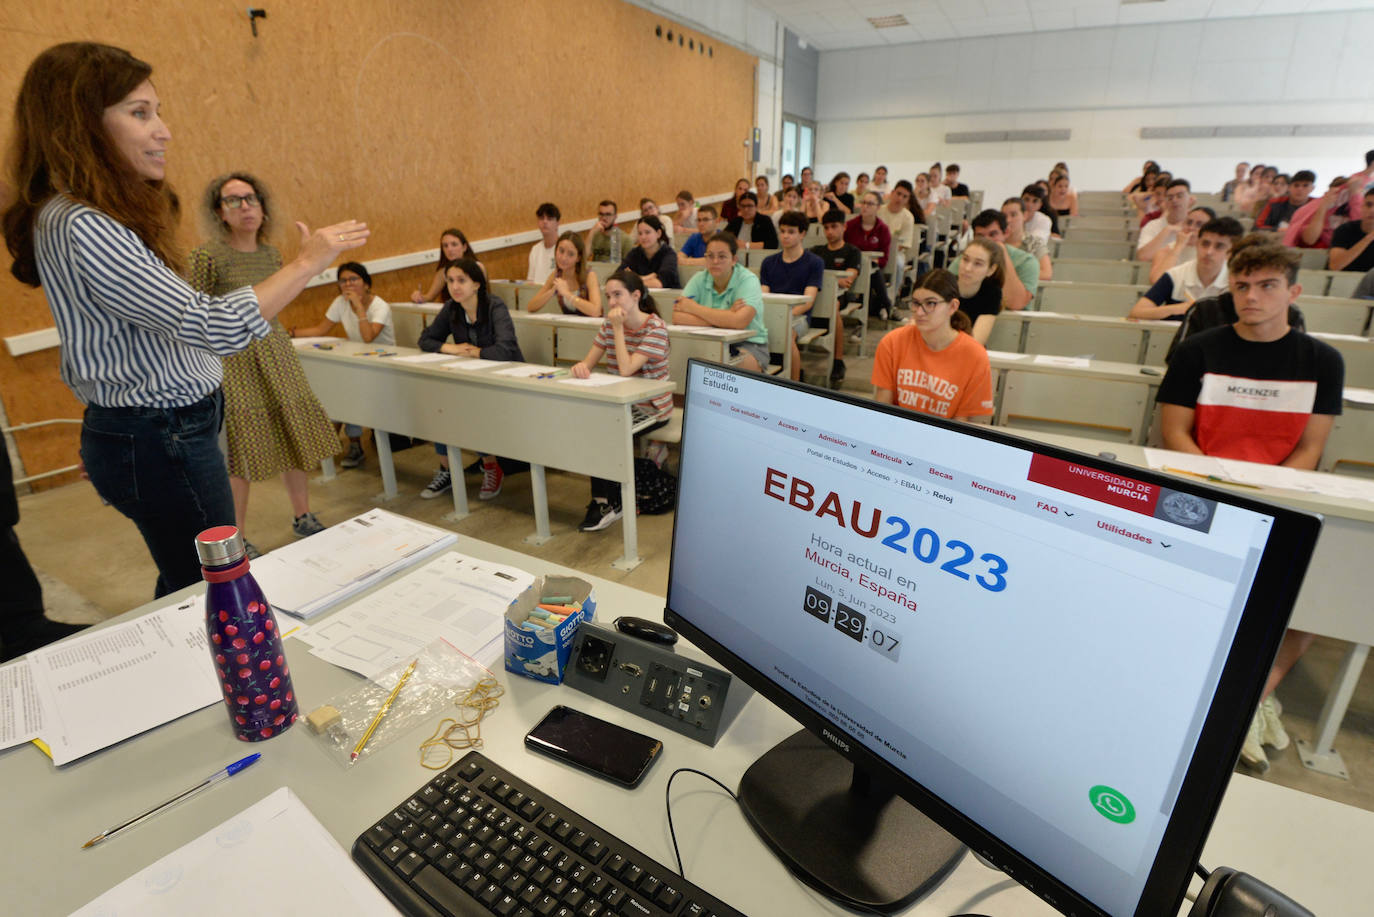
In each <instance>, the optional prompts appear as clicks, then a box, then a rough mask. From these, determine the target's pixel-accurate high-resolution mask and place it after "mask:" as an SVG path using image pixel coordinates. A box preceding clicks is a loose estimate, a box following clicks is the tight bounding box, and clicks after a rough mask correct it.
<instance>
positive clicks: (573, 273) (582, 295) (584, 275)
mask: <svg viewBox="0 0 1374 917" xmlns="http://www.w3.org/2000/svg"><path fill="white" fill-rule="evenodd" d="M581 242H582V240H581V239H579V238H578V237H577V233H575V232H565V233H563V235H561V236H559V237H558V242H557V244H555V245H554V247H553V270H552V271H550V272H549V277H548V279H547V280H545V281H544V285H543V286H542V287H540V288H539V292H538V293H535V294H534V296H532V297H530V301H529V303H527V304H526V306H525V308H526V309H527V310H528V311H530V312H538V311H539V310H540V309H542V308H544V304H545V303H547V302H548V301H549V300H550V299H551V298H553V297H557V299H558V307H559V308H560V309H562V310H563V314H564V315H590V316H593V317H599V316H600V315H601V283H600V281H598V280H597V279H596V274H594V273H592V272H591V271H589V270H587V266H586V265H585V264H584V263H583V261H582V244H581Z"/></svg>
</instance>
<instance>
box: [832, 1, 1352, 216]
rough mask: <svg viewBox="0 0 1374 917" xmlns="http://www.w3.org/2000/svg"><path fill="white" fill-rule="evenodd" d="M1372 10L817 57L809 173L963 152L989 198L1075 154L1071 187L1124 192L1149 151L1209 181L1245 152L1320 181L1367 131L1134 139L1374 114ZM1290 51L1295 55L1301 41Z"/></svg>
mask: <svg viewBox="0 0 1374 917" xmlns="http://www.w3.org/2000/svg"><path fill="white" fill-rule="evenodd" d="M1371 34H1374V11H1371V12H1354V13H1323V14H1309V15H1305V16H1270V17H1256V18H1252V19H1230V20H1213V21H1208V22H1195V23H1177V24H1175V23H1170V24H1160V25H1136V26H1118V27H1113V28H1101V29H1077V30H1073V31H1065V32H1048V33H1041V34H1039V35H1037V36H1034V37H1033V38H1032V36H1028V35H1012V36H1001V37H995V38H977V39H963V40H956V41H947V42H923V43H920V44H914V45H900V46H892V47H887V48H865V49H861V50H852V51H827V52H822V54H821V76H820V89H819V97H818V99H817V113H818V120H819V125H818V128H817V147H816V162H817V169H816V171H817V175H818V176H828V175H830V174H832V173H833V172H835V171H837V170H839V169H846V170H847V171H849V172H851V173H854V172H857V171H872V169H873V167H874V166H875V165H877V164H878V163H880V162H881V163H884V164H886V165H887V166H888V168H889V170H890V171H891V172H892V175H893V177H894V178H896V177H906V178H910V177H911V176H912V175H913V174H914V173H915V171H916V170H917V169H924V168H927V167H929V165H930V164H931V162H932V161H934V160H937V159H938V160H940V161H942V162H945V163H948V162H951V161H954V162H958V163H959V164H960V165H961V166H962V167H963V178H964V179H965V180H966V181H967V182H968V183H969V185H970V187H974V188H983V189H984V190H986V191H987V199H988V201H993V200H999V201H1000V200H1001V199H1002V198H1004V197H1009V196H1011V195H1013V194H1016V193H1018V192H1019V191H1020V189H1021V187H1022V186H1023V185H1025V184H1027V183H1028V182H1030V181H1032V180H1034V179H1036V178H1041V177H1044V176H1046V175H1047V174H1048V172H1049V169H1050V166H1051V165H1053V163H1054V162H1055V161H1057V160H1061V159H1062V160H1064V161H1066V162H1068V164H1069V168H1070V173H1071V175H1072V180H1073V184H1074V186H1075V187H1077V188H1079V189H1085V190H1098V189H1107V188H1120V187H1121V186H1122V185H1124V184H1125V183H1126V182H1127V180H1128V179H1129V178H1130V177H1131V176H1132V175H1135V174H1139V169H1140V165H1141V163H1142V162H1143V161H1144V160H1145V159H1156V160H1159V161H1160V162H1161V163H1162V164H1163V165H1164V166H1165V167H1166V168H1172V170H1173V171H1174V173H1175V174H1177V175H1181V176H1183V177H1186V178H1188V179H1189V180H1190V181H1192V182H1193V186H1194V188H1195V189H1196V190H1199V191H1212V190H1217V189H1219V188H1220V187H1221V184H1222V183H1223V182H1224V181H1226V180H1227V179H1229V178H1230V177H1231V174H1232V172H1233V170H1234V166H1235V163H1236V162H1237V161H1239V160H1242V159H1244V160H1249V161H1250V162H1265V163H1269V164H1273V165H1276V166H1278V167H1279V168H1280V169H1281V171H1286V172H1292V171H1294V170H1297V169H1301V168H1310V169H1313V170H1314V171H1316V172H1317V178H1318V182H1319V183H1320V184H1321V185H1325V183H1326V182H1327V181H1329V180H1330V179H1331V178H1332V177H1334V176H1335V175H1337V174H1347V173H1349V172H1351V171H1355V170H1357V169H1359V168H1363V165H1364V152H1365V150H1367V149H1371V148H1374V135H1369V136H1346V137H1310V138H1294V137H1284V138H1237V139H1215V138H1209V139H1205V140H1142V139H1140V135H1139V131H1140V128H1142V127H1146V126H1150V127H1154V126H1174V125H1187V126H1207V125H1221V124H1289V123H1301V124H1323V123H1327V124H1331V123H1349V122H1363V123H1374V93H1371V86H1374V54H1371V53H1370V51H1369V48H1368V39H1367V38H1366V37H1365V36H1367V35H1371ZM1299 49H1301V52H1300V53H1299ZM1004 128H1068V129H1070V130H1071V131H1072V137H1071V139H1070V140H1068V141H1067V142H1048V143H1045V142H1041V143H1019V144H1010V143H1001V144H999V143H977V144H946V143H945V142H944V135H945V133H946V132H947V131H956V130H996V129H1004Z"/></svg>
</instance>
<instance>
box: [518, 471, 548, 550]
mask: <svg viewBox="0 0 1374 917" xmlns="http://www.w3.org/2000/svg"><path fill="white" fill-rule="evenodd" d="M530 494H531V496H532V497H533V498H534V534H533V535H526V536H525V544H544V543H545V542H547V541H548V540H549V539H550V538H552V537H553V536H552V535H551V534H549V491H548V488H547V487H546V486H545V482H544V466H543V465H535V464H531V465H530Z"/></svg>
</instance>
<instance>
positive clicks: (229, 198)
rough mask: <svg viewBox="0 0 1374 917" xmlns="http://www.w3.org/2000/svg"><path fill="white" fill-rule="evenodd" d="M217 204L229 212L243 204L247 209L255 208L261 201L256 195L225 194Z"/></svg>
mask: <svg viewBox="0 0 1374 917" xmlns="http://www.w3.org/2000/svg"><path fill="white" fill-rule="evenodd" d="M219 202H220V203H221V204H223V205H224V206H226V207H228V208H229V209H230V210H238V209H239V208H240V207H242V206H243V205H244V204H247V205H248V206H249V207H256V206H258V205H259V204H261V203H262V200H261V199H259V197H258V196H257V195H256V194H227V195H225V196H224V197H221V198H220V199H219Z"/></svg>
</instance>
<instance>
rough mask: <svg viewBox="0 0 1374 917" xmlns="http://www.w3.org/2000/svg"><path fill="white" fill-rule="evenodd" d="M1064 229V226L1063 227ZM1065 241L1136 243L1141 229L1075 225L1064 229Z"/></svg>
mask: <svg viewBox="0 0 1374 917" xmlns="http://www.w3.org/2000/svg"><path fill="white" fill-rule="evenodd" d="M1061 229H1063V227H1061ZM1063 235H1064V239H1065V241H1070V240H1071V241H1073V242H1130V243H1132V244H1134V243H1135V241H1136V238H1137V237H1138V236H1139V235H1140V230H1139V229H1134V228H1132V229H1127V228H1124V227H1112V228H1103V229H1092V228H1089V227H1080V226H1078V225H1075V226H1074V227H1073V228H1072V229H1064V230H1063Z"/></svg>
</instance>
